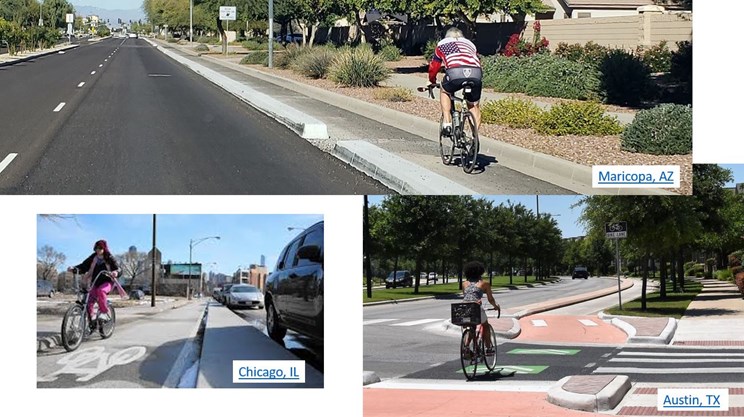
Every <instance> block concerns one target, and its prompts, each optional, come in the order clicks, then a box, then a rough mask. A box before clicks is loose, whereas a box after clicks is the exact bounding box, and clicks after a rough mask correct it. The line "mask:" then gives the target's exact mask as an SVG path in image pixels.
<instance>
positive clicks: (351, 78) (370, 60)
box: [329, 48, 390, 87]
mask: <svg viewBox="0 0 744 417" xmlns="http://www.w3.org/2000/svg"><path fill="white" fill-rule="evenodd" d="M389 75H390V70H389V69H388V68H387V67H385V63H384V62H383V61H382V60H381V59H380V58H379V57H377V56H376V55H375V54H374V52H372V49H371V48H355V49H353V50H350V51H346V52H342V53H340V54H338V55H337V56H336V59H335V60H334V61H333V64H332V66H331V69H330V72H329V78H330V79H332V80H333V81H336V82H338V83H340V84H343V85H345V86H347V87H372V86H376V85H378V84H379V83H380V81H383V80H385V79H386V78H387V77H388V76H389Z"/></svg>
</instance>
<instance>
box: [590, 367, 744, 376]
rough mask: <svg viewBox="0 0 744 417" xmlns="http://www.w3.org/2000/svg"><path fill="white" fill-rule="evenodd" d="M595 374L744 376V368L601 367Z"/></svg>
mask: <svg viewBox="0 0 744 417" xmlns="http://www.w3.org/2000/svg"><path fill="white" fill-rule="evenodd" d="M593 373H595V374H621V375H622V374H625V373H628V374H744V368H731V367H728V368H613V367H599V368H597V369H595V370H594V372H593Z"/></svg>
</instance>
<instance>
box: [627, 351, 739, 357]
mask: <svg viewBox="0 0 744 417" xmlns="http://www.w3.org/2000/svg"><path fill="white" fill-rule="evenodd" d="M618 356H674V357H686V356H687V357H717V358H718V357H720V358H730V357H732V356H733V357H744V353H692V352H691V353H671V352H670V353H667V352H642V351H622V352H620V353H618Z"/></svg>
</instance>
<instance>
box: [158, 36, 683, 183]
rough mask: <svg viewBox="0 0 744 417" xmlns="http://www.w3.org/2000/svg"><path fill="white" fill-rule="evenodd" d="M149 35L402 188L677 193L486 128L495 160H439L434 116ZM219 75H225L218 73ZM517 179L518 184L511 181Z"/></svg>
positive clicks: (488, 155)
mask: <svg viewBox="0 0 744 417" xmlns="http://www.w3.org/2000/svg"><path fill="white" fill-rule="evenodd" d="M148 41H149V42H151V44H153V45H154V46H157V47H158V48H159V49H160V50H161V51H163V52H164V53H166V55H169V56H171V57H172V58H174V59H176V60H178V61H181V62H182V63H184V64H185V65H187V66H189V67H190V68H191V69H192V70H194V71H196V72H198V73H200V74H202V75H205V74H212V73H214V74H213V75H205V76H206V77H207V78H208V79H210V80H212V82H214V83H215V84H217V85H219V86H220V87H222V88H224V89H225V90H226V91H228V92H230V93H231V94H233V95H236V96H237V97H239V98H240V99H241V100H243V101H246V102H247V103H249V104H250V105H251V106H253V107H255V108H256V109H258V110H260V111H262V112H264V113H266V114H268V115H269V116H271V117H273V118H275V119H276V120H278V121H280V122H281V123H283V124H285V125H287V126H288V127H290V128H291V129H293V130H295V131H296V132H297V133H298V134H299V135H300V136H302V137H304V138H306V139H308V140H310V142H311V143H313V144H314V145H316V146H317V147H319V148H320V149H322V150H323V151H325V152H328V153H330V154H332V155H333V156H335V157H337V158H339V159H341V160H343V161H344V162H345V163H347V164H349V165H351V166H352V167H354V168H356V169H358V170H360V171H362V172H364V173H366V174H367V175H369V176H371V177H372V178H375V179H376V180H378V181H380V182H381V183H383V184H384V185H386V186H387V187H389V188H391V189H393V190H394V191H396V192H399V193H401V194H441V193H444V194H466V195H467V194H470V195H472V194H566V193H567V192H568V193H571V192H574V193H578V194H650V195H667V194H669V195H671V194H676V193H674V192H672V191H667V190H663V189H624V188H620V189H614V188H613V189H610V188H596V189H595V188H592V167H591V166H589V165H582V164H579V163H575V162H572V161H568V160H565V159H561V158H558V157H555V156H552V155H548V154H544V153H540V152H537V151H532V150H529V149H526V148H522V147H519V146H516V145H512V144H510V143H506V142H502V141H499V140H496V139H492V138H487V137H485V136H483V137H481V150H482V152H483V155H482V156H483V157H484V158H485V159H493V161H490V162H495V164H494V163H491V164H489V165H490V166H491V168H487V169H485V170H484V171H483V172H482V173H480V174H479V175H468V174H464V173H463V172H462V170H457V169H453V167H451V166H450V167H447V166H444V165H443V164H442V163H441V160H439V158H438V152H439V150H438V144H437V142H436V138H437V137H438V132H439V124H438V123H437V122H435V121H431V120H428V119H424V118H421V117H417V116H413V115H411V114H408V113H404V112H401V111H397V110H393V109H391V108H388V107H384V106H381V105H377V104H374V103H371V102H368V101H365V100H361V99H358V98H354V97H351V96H349V95H344V94H340V93H337V92H334V91H332V90H329V89H323V88H319V87H316V86H313V85H310V84H309V83H302V82H300V81H296V80H293V79H290V78H287V77H284V76H282V75H279V74H277V73H274V72H271V71H269V70H264V69H257V68H252V67H250V66H246V65H239V64H238V62H239V60H240V57H228V58H224V57H215V56H210V55H202V54H200V53H198V52H196V51H193V50H192V49H191V48H188V47H186V46H183V45H177V44H166V43H164V42H162V41H160V40H156V41H151V40H148ZM175 55H178V56H175ZM187 61H188V62H187ZM193 64H196V65H193ZM214 75H216V76H214ZM399 75H400V76H401V77H398V76H399ZM222 77H225V78H226V79H224V80H221V79H220V78H222ZM216 79H220V80H218V81H215V80H216ZM394 79H395V80H400V82H401V83H406V84H410V85H411V86H412V87H415V86H418V85H419V84H420V82H419V81H417V78H416V76H414V75H405V74H397V75H395V76H394ZM274 97H277V98H281V104H282V105H281V106H279V107H277V106H276V103H275V102H274V101H275V100H274V99H273V98H274ZM267 98H269V100H267ZM277 108H278V109H279V110H272V109H277ZM293 114H294V115H295V116H292V115H293ZM358 116H361V117H358ZM318 122H320V123H318ZM308 125H310V126H312V127H313V131H314V132H316V133H317V132H321V133H323V132H324V131H325V132H327V134H325V136H324V137H319V136H317V134H316V135H315V136H313V137H309V136H308V133H307V131H306V129H305V128H306V126H308ZM381 126H384V127H382V128H381ZM401 131H402V132H401ZM401 133H405V136H403V135H401ZM516 173H519V174H521V175H522V176H524V175H526V176H527V177H528V178H523V177H519V176H517V175H515V174H516ZM510 175H511V176H513V177H515V178H514V180H512V178H510V177H509V176H510ZM529 177H531V178H529ZM532 179H537V180H540V181H542V182H544V183H546V184H540V183H539V182H537V181H534V180H532ZM518 182H519V184H520V185H519V186H515V185H514V183H518ZM510 187H512V188H510Z"/></svg>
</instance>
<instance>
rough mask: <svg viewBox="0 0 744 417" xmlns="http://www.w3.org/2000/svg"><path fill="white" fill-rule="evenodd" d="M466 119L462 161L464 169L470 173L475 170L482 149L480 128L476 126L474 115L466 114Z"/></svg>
mask: <svg viewBox="0 0 744 417" xmlns="http://www.w3.org/2000/svg"><path fill="white" fill-rule="evenodd" d="M465 119H466V120H463V123H462V145H463V146H462V150H461V152H460V155H461V163H462V170H463V171H465V172H466V173H468V174H470V173H471V172H473V168H475V165H476V164H477V161H478V151H479V150H480V142H479V140H478V128H477V127H476V126H475V121H474V120H473V115H471V114H468V115H466V116H465Z"/></svg>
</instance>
